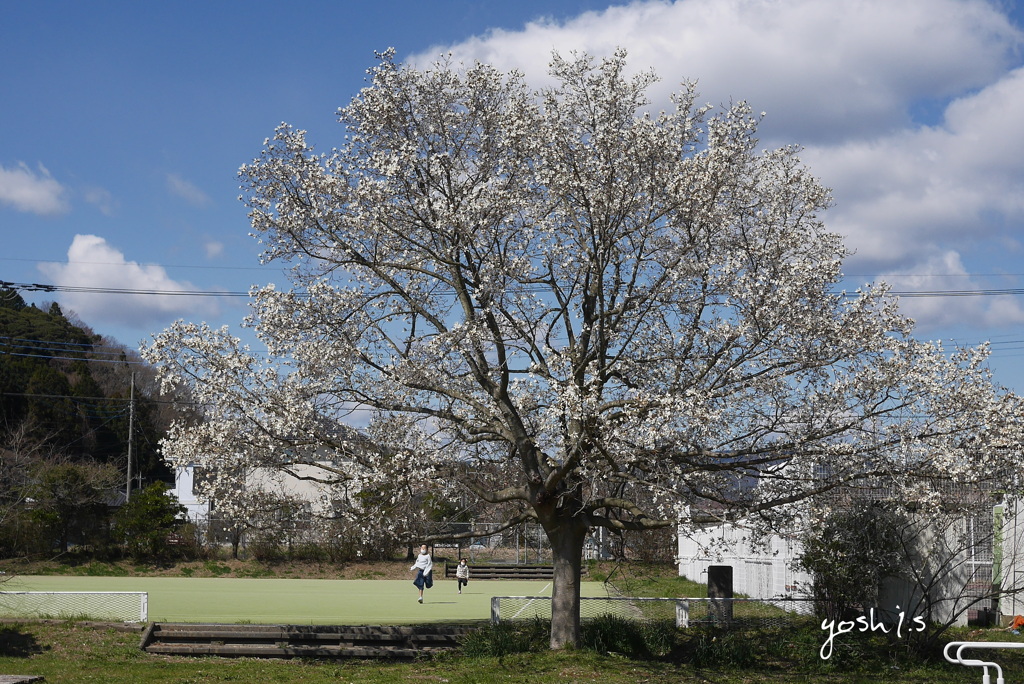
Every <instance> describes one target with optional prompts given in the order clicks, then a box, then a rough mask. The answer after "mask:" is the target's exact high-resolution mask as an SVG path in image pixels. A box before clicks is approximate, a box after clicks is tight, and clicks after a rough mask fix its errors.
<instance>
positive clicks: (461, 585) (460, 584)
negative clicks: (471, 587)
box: [456, 577, 469, 591]
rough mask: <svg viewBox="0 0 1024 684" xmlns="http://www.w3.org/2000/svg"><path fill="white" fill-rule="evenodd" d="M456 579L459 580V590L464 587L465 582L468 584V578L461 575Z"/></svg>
mask: <svg viewBox="0 0 1024 684" xmlns="http://www.w3.org/2000/svg"><path fill="white" fill-rule="evenodd" d="M456 579H458V580H459V591H462V587H464V586H466V585H467V584H469V580H468V579H463V578H462V577H457V578H456Z"/></svg>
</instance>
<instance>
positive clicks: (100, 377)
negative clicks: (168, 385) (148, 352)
mask: <svg viewBox="0 0 1024 684" xmlns="http://www.w3.org/2000/svg"><path fill="white" fill-rule="evenodd" d="M133 374H134V376H135V380H134V382H135V402H134V420H133V421H132V422H133V430H132V432H133V441H132V453H133V461H134V463H133V466H132V469H133V470H134V471H136V472H141V474H142V476H143V478H144V479H145V480H147V481H152V480H154V479H163V480H166V479H168V478H169V477H170V473H169V471H168V469H167V468H166V466H164V465H163V463H162V462H161V461H160V459H159V457H158V454H157V444H158V442H159V440H160V438H161V436H162V435H163V433H164V431H165V430H166V426H167V424H168V421H169V417H170V410H169V407H168V406H167V405H166V404H163V403H161V402H158V401H155V394H154V386H153V373H152V370H151V369H149V368H148V367H147V366H145V365H144V364H143V363H142V361H141V360H140V358H139V356H138V354H137V353H136V352H135V351H134V350H131V349H129V348H127V347H125V346H124V345H121V344H119V343H117V342H116V341H114V340H112V339H110V338H106V337H103V336H102V335H99V334H96V333H95V332H93V331H92V330H90V329H89V328H88V327H87V326H86V325H85V324H83V323H81V322H78V321H75V320H69V318H68V317H67V316H65V314H64V312H62V311H61V309H60V307H59V306H58V305H57V304H56V303H54V304H50V305H49V306H48V307H47V306H44V307H43V308H38V307H36V306H35V305H28V304H26V303H25V300H24V299H22V297H21V295H19V294H18V292H17V291H15V290H11V289H8V288H0V452H2V451H7V452H14V453H21V454H27V453H29V452H31V453H32V454H34V455H37V456H38V455H44V456H46V457H54V458H67V459H70V460H73V461H86V460H90V461H96V462H99V463H109V464H112V465H117V466H118V467H120V468H122V469H123V468H125V466H126V465H127V455H128V435H129V422H130V421H129V416H130V413H131V404H132V402H131V401H130V396H131V387H132V376H133Z"/></svg>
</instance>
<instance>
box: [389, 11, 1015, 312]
mask: <svg viewBox="0 0 1024 684" xmlns="http://www.w3.org/2000/svg"><path fill="white" fill-rule="evenodd" d="M1022 46H1024V33H1022V31H1021V30H1020V29H1019V28H1018V27H1016V26H1014V24H1013V23H1012V22H1011V21H1010V19H1009V18H1008V17H1007V16H1006V14H1005V13H1004V12H1003V11H1002V10H1001V9H1000V5H999V4H998V3H997V2H986V1H984V0H905V1H901V2H891V0H832V1H830V2H821V1H820V0H767V1H766V0H678V1H675V2H667V1H657V0H651V1H643V2H631V3H629V4H626V5H621V6H616V7H611V8H608V9H606V10H602V11H596V12H588V13H586V14H582V15H580V16H577V17H574V18H571V19H568V20H564V21H555V20H552V19H545V18H539V19H537V20H536V21H534V22H532V23H529V24H527V25H526V26H524V27H523V28H522V29H521V30H518V31H507V30H495V31H491V32H489V33H487V34H486V35H483V36H478V37H474V38H472V39H470V40H467V41H464V42H462V43H459V44H456V45H438V46H434V47H432V48H431V49H429V50H427V51H424V52H423V53H420V54H417V55H413V56H411V57H410V58H409V59H408V61H409V62H410V63H412V64H414V65H415V66H418V67H420V68H424V67H427V66H429V64H430V63H432V62H433V61H435V60H436V59H437V58H438V57H439V56H440V55H443V54H450V55H451V58H452V60H453V61H454V62H463V63H472V62H474V61H482V62H487V63H490V64H492V65H494V66H496V67H498V68H499V69H503V70H508V69H513V68H514V69H518V70H520V71H522V72H523V73H525V74H526V76H527V79H528V80H529V81H530V82H531V83H533V84H534V85H543V84H544V82H545V79H546V78H547V76H546V74H547V64H548V61H549V59H550V55H551V52H552V50H553V49H556V48H557V50H558V51H559V53H560V54H562V55H563V56H568V55H569V54H570V53H572V52H573V51H584V52H587V53H589V54H591V55H595V56H603V55H606V54H610V53H611V52H612V51H613V50H614V49H615V48H617V47H623V48H625V49H626V50H627V51H628V53H629V61H630V64H631V66H632V67H633V68H636V69H644V68H649V67H653V68H654V69H655V71H656V72H657V73H658V75H659V76H661V77H662V79H663V80H662V82H661V83H659V84H658V85H657V86H656V87H655V88H654V89H652V90H651V91H650V95H651V98H652V103H651V109H652V110H658V109H663V108H668V107H669V106H670V104H669V97H668V96H669V94H670V93H671V92H672V91H674V90H677V89H678V84H679V83H680V82H681V81H683V80H696V81H697V84H698V90H699V91H700V94H701V97H700V99H701V100H702V101H706V102H709V103H711V104H714V105H718V104H727V103H729V102H731V101H736V100H746V101H748V102H749V103H750V104H751V106H752V107H753V108H754V110H755V111H762V110H763V111H766V112H767V118H766V119H765V120H764V122H763V124H762V126H761V129H760V134H761V139H762V141H763V143H764V145H765V146H769V147H775V146H779V145H784V144H793V143H795V144H799V145H803V146H804V147H805V149H804V152H803V158H804V160H805V161H806V162H807V164H808V166H809V167H810V169H811V171H812V172H813V173H814V174H815V175H817V176H818V177H819V178H821V179H822V182H823V183H824V184H825V185H827V186H829V187H831V188H832V189H833V194H834V197H835V202H836V203H835V207H834V208H833V209H832V210H831V211H829V212H828V213H827V214H826V216H825V219H826V222H827V223H828V225H829V227H830V228H831V229H832V230H835V231H836V232H839V233H840V234H842V235H843V236H844V237H845V239H846V242H847V245H848V246H849V247H850V248H851V249H853V250H854V251H855V255H854V257H853V258H852V259H851V260H850V261H849V262H848V264H847V270H848V271H850V272H854V271H859V272H862V273H870V274H875V275H877V274H890V275H889V276H888V277H887V278H886V280H888V281H891V282H892V283H893V284H894V285H896V286H897V289H903V290H910V289H913V288H924V289H931V290H942V289H970V288H971V287H991V286H993V285H992V284H991V283H988V282H985V278H983V277H976V278H973V279H972V278H970V277H968V273H969V271H970V269H969V268H966V267H965V266H964V263H965V262H966V263H968V264H970V263H972V262H976V261H978V260H980V259H978V258H977V257H978V256H979V255H981V257H980V258H981V259H983V258H984V254H985V252H986V251H987V253H988V254H990V255H991V254H1000V255H1002V254H1005V252H1006V251H1007V250H1017V252H1018V253H1019V251H1020V249H1021V245H1020V241H1019V239H1018V238H1017V236H1016V233H1015V230H1014V226H1016V227H1017V228H1016V232H1017V233H1019V226H1021V225H1022V223H1024V128H1022V127H1021V126H1020V121H1024V68H1022V67H1021V56H1020V55H1021V47H1022ZM1016 272H1019V270H1018V271H1016ZM893 274H895V275H893ZM899 274H912V276H913V277H910V278H906V277H903V276H901V275H899ZM940 276H941V277H940ZM950 276H956V277H955V278H953V279H952V280H950ZM1012 285H1013V286H1018V284H1017V283H1012ZM997 286H1002V287H1007V286H1010V284H1009V283H1007V282H1002V283H999V284H998V285H997ZM951 299H953V300H954V301H950V300H951ZM902 308H903V310H904V311H905V312H907V313H908V314H910V315H912V316H913V317H914V318H916V319H917V320H918V321H919V324H921V325H922V327H925V328H928V327H935V326H937V325H940V324H945V323H953V322H957V323H968V324H972V323H977V324H989V323H992V324H1002V325H1006V324H1019V323H1020V322H1021V321H1022V316H1021V310H1020V307H1019V306H1018V304H1017V303H1016V302H1015V301H1014V300H1012V299H1008V298H1005V297H989V298H984V299H983V300H979V299H978V298H962V299H955V298H933V299H906V300H903V304H902Z"/></svg>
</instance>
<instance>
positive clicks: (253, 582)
mask: <svg viewBox="0 0 1024 684" xmlns="http://www.w3.org/2000/svg"><path fill="white" fill-rule="evenodd" d="M3 589H4V591H144V592H147V593H148V594H149V620H150V621H151V622H216V623H246V622H249V623H270V624H296V625H301V624H344V625H370V624H373V625H382V624H411V623H415V622H438V621H471V620H487V619H489V618H490V615H491V597H492V596H550V595H551V583H550V582H545V581H532V582H521V581H513V580H473V579H472V578H471V579H470V582H469V586H468V587H466V588H465V589H463V591H462V594H461V595H460V594H458V593H457V585H456V583H455V580H454V579H440V580H435V582H434V587H433V588H432V589H428V590H427V591H426V592H425V594H424V595H425V600H424V603H423V604H420V603H417V601H416V597H417V595H418V592H417V591H416V587H414V586H413V584H412V580H411V578H410V579H409V580H324V579H237V578H204V577H68V576H58V575H46V576H24V575H21V576H18V577H15V578H13V579H12V580H10V581H9V582H6V583H5V584H4V586H3ZM581 594H582V595H583V596H607V592H606V590H605V585H604V584H602V583H601V582H583V584H582V587H581Z"/></svg>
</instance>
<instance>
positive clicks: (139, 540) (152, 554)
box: [113, 482, 186, 561]
mask: <svg viewBox="0 0 1024 684" xmlns="http://www.w3.org/2000/svg"><path fill="white" fill-rule="evenodd" d="M185 513H186V509H185V507H184V506H182V505H181V504H180V503H178V500H177V499H176V498H175V497H174V495H173V494H172V493H171V492H170V491H169V490H168V489H167V485H165V484H164V483H162V482H154V483H152V484H150V485H149V486H147V487H145V488H143V489H140V490H136V491H134V492H132V496H131V499H130V500H129V501H128V503H126V504H125V505H124V506H122V507H121V509H120V510H119V511H118V512H117V514H116V515H115V516H114V528H113V533H114V539H115V540H116V541H117V542H119V543H120V544H121V545H122V547H123V548H124V550H125V552H126V553H127V554H128V555H129V556H131V557H132V558H134V559H136V560H154V561H160V560H167V559H169V558H171V557H173V556H175V555H176V554H177V553H178V551H177V550H176V547H175V545H174V544H173V543H172V539H173V537H172V536H171V535H172V533H174V532H175V530H177V529H178V528H179V527H181V525H183V524H184V523H185Z"/></svg>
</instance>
